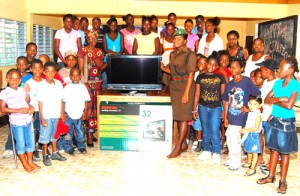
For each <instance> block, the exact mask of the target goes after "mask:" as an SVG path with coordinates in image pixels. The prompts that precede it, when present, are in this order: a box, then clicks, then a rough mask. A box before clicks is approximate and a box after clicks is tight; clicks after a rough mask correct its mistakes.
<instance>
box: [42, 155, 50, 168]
mask: <svg viewBox="0 0 300 196" xmlns="http://www.w3.org/2000/svg"><path fill="white" fill-rule="evenodd" d="M43 163H44V165H46V166H50V165H52V163H51V160H50V158H49V156H48V155H47V154H45V155H43Z"/></svg>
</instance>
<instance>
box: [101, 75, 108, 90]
mask: <svg viewBox="0 0 300 196" xmlns="http://www.w3.org/2000/svg"><path fill="white" fill-rule="evenodd" d="M102 80H103V81H102V88H107V74H106V71H104V72H102Z"/></svg>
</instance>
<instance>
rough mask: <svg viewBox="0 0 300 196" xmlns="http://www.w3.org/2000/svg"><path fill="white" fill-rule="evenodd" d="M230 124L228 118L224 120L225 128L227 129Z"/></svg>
mask: <svg viewBox="0 0 300 196" xmlns="http://www.w3.org/2000/svg"><path fill="white" fill-rule="evenodd" d="M228 125H229V123H228V119H227V118H224V126H225V127H228Z"/></svg>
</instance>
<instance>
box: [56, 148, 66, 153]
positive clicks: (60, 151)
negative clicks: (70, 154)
mask: <svg viewBox="0 0 300 196" xmlns="http://www.w3.org/2000/svg"><path fill="white" fill-rule="evenodd" d="M58 152H59V154H65V153H66V151H65V150H64V149H61V150H58Z"/></svg>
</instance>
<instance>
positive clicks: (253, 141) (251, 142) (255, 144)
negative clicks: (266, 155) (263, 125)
mask: <svg viewBox="0 0 300 196" xmlns="http://www.w3.org/2000/svg"><path fill="white" fill-rule="evenodd" d="M244 150H245V151H246V152H247V153H260V152H261V148H260V133H252V132H250V133H249V134H248V136H247V138H246V140H245V141H244Z"/></svg>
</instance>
